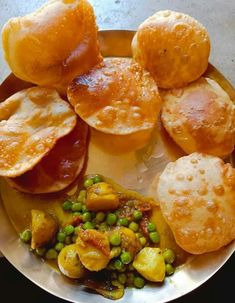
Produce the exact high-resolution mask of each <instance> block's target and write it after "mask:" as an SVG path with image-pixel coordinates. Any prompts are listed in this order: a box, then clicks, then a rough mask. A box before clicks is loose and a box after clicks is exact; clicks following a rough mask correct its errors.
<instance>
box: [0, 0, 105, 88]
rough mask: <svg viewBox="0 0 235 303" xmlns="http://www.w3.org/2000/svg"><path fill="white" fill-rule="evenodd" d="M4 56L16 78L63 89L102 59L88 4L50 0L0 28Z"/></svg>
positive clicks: (81, 0) (83, 1)
mask: <svg viewBox="0 0 235 303" xmlns="http://www.w3.org/2000/svg"><path fill="white" fill-rule="evenodd" d="M2 42H3V50H4V55H5V59H6V61H7V62H8V64H9V66H10V68H11V70H12V72H13V73H14V74H15V75H16V76H17V77H18V78H20V79H22V80H25V81H28V82H32V83H35V84H38V85H43V86H55V87H56V88H58V89H59V90H60V91H63V92H66V89H67V84H68V83H69V82H70V81H71V80H72V79H73V78H74V77H75V76H76V75H81V74H83V73H85V72H87V71H88V70H89V69H90V68H91V67H92V66H94V65H95V64H97V63H98V62H100V61H101V60H102V57H101V55H100V52H99V46H98V42H97V26H96V20H95V16H94V12H93V8H92V6H91V5H90V4H89V3H88V1H86V0H70V1H64V0H54V1H50V2H48V3H47V4H45V5H44V6H42V7H41V8H39V9H38V10H37V11H35V12H34V13H32V14H29V15H26V16H24V17H18V18H12V19H10V20H9V21H8V22H7V23H6V24H5V26H4V28H3V30H2Z"/></svg>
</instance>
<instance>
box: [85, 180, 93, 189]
mask: <svg viewBox="0 0 235 303" xmlns="http://www.w3.org/2000/svg"><path fill="white" fill-rule="evenodd" d="M92 185H93V180H92V179H86V180H85V181H84V183H83V186H84V187H85V188H88V187H90V186H92Z"/></svg>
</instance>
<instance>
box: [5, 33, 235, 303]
mask: <svg viewBox="0 0 235 303" xmlns="http://www.w3.org/2000/svg"><path fill="white" fill-rule="evenodd" d="M133 35H134V32H133V31H101V32H100V33H99V39H100V45H101V50H102V53H103V55H104V56H105V57H109V56H123V57H130V56H131V47H130V45H131V40H132V38H133ZM206 75H207V76H208V77H210V78H212V79H215V80H217V81H218V82H219V83H220V85H221V86H222V87H223V88H224V89H225V90H226V91H227V92H228V94H229V95H230V97H231V99H232V100H233V101H234V100H235V90H234V89H233V88H232V86H231V85H230V84H229V83H228V81H227V80H226V79H225V78H224V77H223V76H222V75H221V74H220V73H219V72H218V71H217V70H216V69H215V68H214V67H213V66H211V65H209V67H208V70H207V72H206ZM29 86H31V84H29V83H25V82H23V81H21V80H19V79H17V78H16V77H15V76H14V75H10V76H9V77H8V78H7V79H6V80H5V81H4V82H3V83H2V85H1V86H0V101H3V100H4V99H5V98H7V97H8V96H10V95H11V94H13V93H14V92H16V91H19V90H21V89H23V88H26V87H29ZM182 155H184V153H183V151H182V150H180V149H179V148H178V147H177V146H176V145H175V144H174V143H173V142H172V140H171V139H170V138H169V137H168V136H167V134H166V133H165V131H164V129H163V128H162V126H161V124H160V122H159V123H158V126H157V127H156V130H155V131H154V133H153V135H152V136H151V138H150V139H149V138H146V137H142V138H141V140H140V138H136V137H135V136H126V137H124V138H123V137H119V136H110V135H105V134H101V133H99V132H96V131H94V130H91V136H90V145H89V155H88V163H87V167H86V173H101V174H103V175H105V176H107V177H111V178H113V179H114V180H115V181H116V182H117V183H120V184H121V185H124V186H125V187H127V188H130V189H134V190H137V191H139V192H141V193H144V194H149V195H151V194H152V193H153V192H154V188H155V186H156V176H157V174H158V173H160V172H161V171H162V170H163V168H164V167H165V165H166V164H167V163H168V162H169V161H173V160H175V159H176V158H178V157H180V156H182ZM227 160H228V161H230V162H232V163H234V162H233V161H234V155H231V157H230V158H229V159H227ZM0 188H1V191H2V192H1V193H2V199H0V222H1V229H0V250H1V251H2V253H3V254H4V256H5V257H6V258H7V259H8V260H9V261H10V262H11V263H12V264H13V265H14V266H15V267H16V268H17V269H18V270H19V271H20V272H21V273H23V274H24V275H25V276H26V277H27V278H29V279H30V280H31V281H33V282H34V283H35V284H37V285H38V286H40V287H41V288H43V289H45V290H46V291H48V292H50V293H52V294H54V295H56V296H58V297H61V298H63V299H66V300H68V301H72V302H77V303H88V302H93V301H95V302H96V303H104V302H109V300H107V299H105V298H103V297H101V296H100V295H98V294H93V293H88V292H86V291H85V290H84V287H83V286H81V285H78V284H77V283H74V282H73V281H71V280H68V279H65V278H64V277H63V276H62V275H61V274H60V273H59V272H57V271H56V270H55V269H53V268H51V267H50V266H49V265H48V264H46V263H44V262H42V261H41V260H39V259H38V258H36V257H35V256H34V255H33V254H31V253H29V251H28V248H27V247H26V245H24V244H22V243H21V242H20V241H19V239H18V235H17V232H16V230H19V229H20V228H21V226H20V223H19V222H22V221H24V211H25V205H23V204H22V205H21V204H20V203H21V202H20V201H22V199H24V198H25V199H26V197H27V199H28V200H30V199H31V200H32V205H33V204H34V203H33V202H35V201H37V200H38V199H40V198H39V197H38V196H30V197H29V195H25V196H24V195H21V194H19V193H17V192H16V191H13V190H12V189H11V188H10V187H9V186H8V185H6V183H5V181H4V180H1V187H0ZM13 197H14V199H13ZM26 207H32V206H30V203H28V204H26ZM22 224H23V223H22ZM13 226H14V227H13ZM234 250H235V242H234V241H233V242H232V243H231V244H230V245H228V246H226V247H224V248H223V249H221V250H219V251H217V252H214V253H209V254H203V255H200V256H195V257H192V258H189V260H188V261H187V263H186V264H184V265H183V266H182V267H180V268H179V269H178V270H177V271H176V273H175V274H174V275H173V276H172V277H170V278H166V280H165V281H164V283H163V284H155V285H148V286H146V287H144V289H141V290H136V289H126V291H125V296H124V297H123V298H122V299H121V300H119V302H123V303H124V302H128V303H137V302H142V303H144V302H146V303H147V302H158V303H161V302H162V303H163V302H168V301H171V300H173V299H176V298H178V297H180V296H182V295H184V294H186V293H188V292H190V291H192V290H194V289H195V288H197V287H198V286H200V285H201V284H202V283H204V282H205V281H206V280H208V279H209V278H210V277H211V276H212V275H213V274H215V273H216V271H217V270H219V268H221V266H223V264H224V263H225V262H226V261H227V260H228V259H229V257H230V256H231V255H232V253H233V252H234Z"/></svg>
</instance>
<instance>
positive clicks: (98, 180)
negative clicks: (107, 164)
mask: <svg viewBox="0 0 235 303" xmlns="http://www.w3.org/2000/svg"><path fill="white" fill-rule="evenodd" d="M91 179H92V181H93V183H94V184H95V183H100V182H102V181H103V180H102V177H101V176H99V175H96V176H94V177H92V178H91Z"/></svg>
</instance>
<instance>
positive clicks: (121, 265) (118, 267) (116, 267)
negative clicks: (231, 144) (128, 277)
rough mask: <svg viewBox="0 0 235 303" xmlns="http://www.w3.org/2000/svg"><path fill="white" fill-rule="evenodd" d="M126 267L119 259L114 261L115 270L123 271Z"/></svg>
mask: <svg viewBox="0 0 235 303" xmlns="http://www.w3.org/2000/svg"><path fill="white" fill-rule="evenodd" d="M123 267H124V264H123V263H122V261H121V260H119V259H117V260H115V261H114V268H115V269H116V270H121V269H122V268H123Z"/></svg>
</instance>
